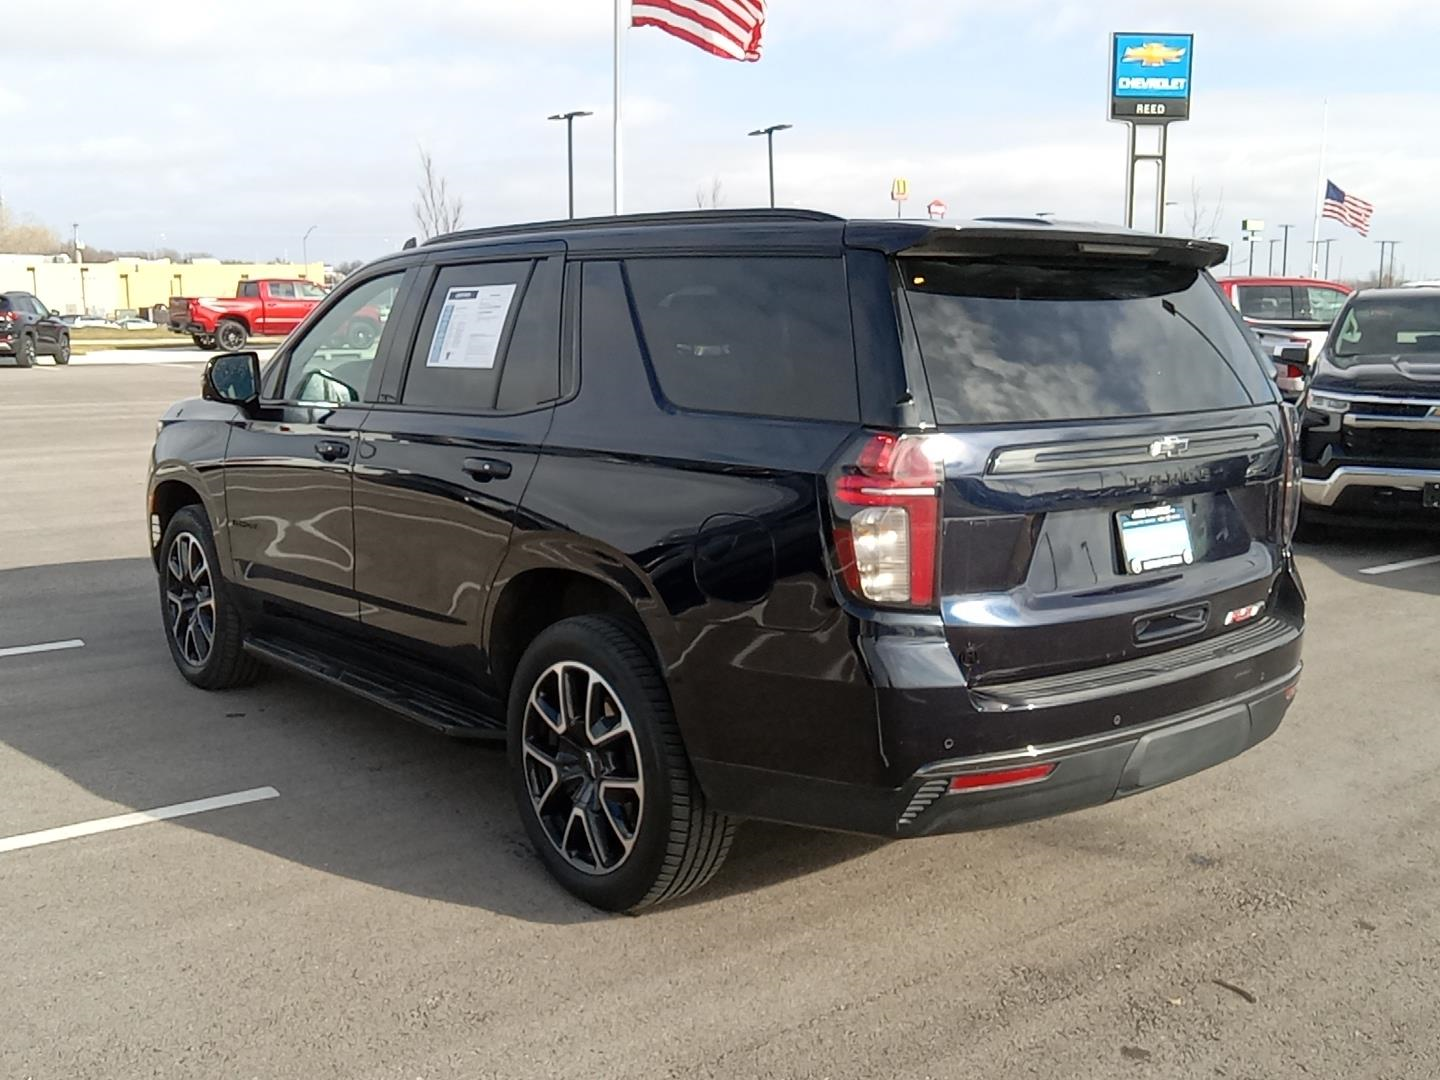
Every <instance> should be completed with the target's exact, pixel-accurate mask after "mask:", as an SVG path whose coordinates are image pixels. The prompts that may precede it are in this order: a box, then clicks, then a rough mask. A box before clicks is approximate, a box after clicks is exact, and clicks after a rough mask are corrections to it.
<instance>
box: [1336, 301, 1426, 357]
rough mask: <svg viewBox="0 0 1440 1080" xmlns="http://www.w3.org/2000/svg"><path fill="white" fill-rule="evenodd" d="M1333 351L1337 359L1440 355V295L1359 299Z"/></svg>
mask: <svg viewBox="0 0 1440 1080" xmlns="http://www.w3.org/2000/svg"><path fill="white" fill-rule="evenodd" d="M1333 351H1334V354H1335V358H1336V359H1337V360H1343V359H1344V358H1346V357H1355V356H1366V355H1369V356H1374V355H1376V354H1381V353H1388V354H1394V355H1408V354H1413V353H1440V296H1404V297H1387V298H1385V299H1375V300H1366V299H1363V298H1362V299H1360V300H1357V301H1356V302H1355V303H1353V304H1351V305H1350V309H1349V310H1348V311H1346V312H1345V316H1344V318H1343V319H1342V320H1341V322H1340V327H1339V329H1338V331H1337V332H1336V335H1335V348H1334V350H1333ZM1339 366H1340V367H1346V366H1348V365H1346V364H1344V363H1341V364H1340V365H1339Z"/></svg>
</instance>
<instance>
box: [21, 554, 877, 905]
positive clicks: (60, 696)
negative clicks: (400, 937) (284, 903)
mask: <svg viewBox="0 0 1440 1080" xmlns="http://www.w3.org/2000/svg"><path fill="white" fill-rule="evenodd" d="M154 582H155V578H154V570H153V568H152V566H151V564H150V563H149V561H148V560H146V559H143V558H140V559H122V560H111V561H104V562H91V563H71V564H64V565H54V566H45V567H28V568H24V569H18V570H4V571H0V612H3V613H4V617H3V620H0V647H4V646H7V645H16V644H34V643H38V642H42V641H59V640H65V639H69V638H83V639H84V641H85V647H84V648H83V649H75V650H71V651H66V652H56V653H45V654H36V655H28V656H19V657H7V658H0V744H4V745H5V746H8V747H9V748H10V750H11V751H12V752H14V753H17V754H20V755H23V756H24V757H25V758H28V759H30V760H31V761H33V762H38V763H39V764H41V765H43V766H45V767H46V768H48V769H51V770H53V771H54V772H55V773H58V774H59V775H60V776H63V777H64V778H65V779H66V780H68V781H70V782H71V783H73V784H75V785H78V786H79V787H80V788H81V789H83V790H84V791H85V792H87V793H89V794H90V795H92V796H94V797H95V798H97V799H99V800H103V801H104V802H105V803H106V804H110V805H113V806H114V807H115V808H114V809H108V808H107V809H99V810H94V811H93V812H84V813H80V812H76V811H67V810H66V809H65V799H63V798H62V799H55V800H52V801H53V803H54V805H46V806H35V805H31V806H23V805H15V804H11V805H6V804H7V801H8V799H10V798H14V797H15V795H14V792H13V787H12V785H10V784H7V783H6V782H5V780H4V778H3V777H0V815H3V820H4V821H5V823H6V827H5V828H3V829H0V832H3V833H6V834H12V833H19V832H29V831H35V830H39V829H44V828H50V827H54V826H59V825H65V824H70V823H73V822H75V821H77V820H86V819H89V818H91V817H98V816H107V815H109V814H112V813H124V812H126V811H127V810H131V809H152V808H155V807H159V806H166V805H170V804H173V803H178V802H184V801H188V800H191V799H198V798H205V797H209V796H214V795H222V794H226V793H230V792H236V791H243V790H248V789H250V788H256V787H263V786H271V787H274V788H276V789H277V790H278V791H279V792H280V797H279V798H278V799H274V800H271V801H265V802H257V803H252V804H249V805H246V806H238V807H232V808H228V809H225V810H220V811H216V812H210V813H202V814H196V815H193V816H187V817H180V818H174V819H172V820H171V821H169V822H168V823H167V824H166V825H164V826H160V827H161V828H174V827H181V828H185V829H190V830H194V831H196V832H201V833H205V834H208V835H211V836H214V837H218V838H221V839H224V840H228V841H231V842H233V843H236V844H240V845H244V846H245V847H248V848H253V849H255V850H258V851H262V852H266V853H268V854H271V855H274V856H276V857H278V858H281V859H285V860H288V861H290V862H293V863H296V864H299V865H302V866H306V867H310V868H313V869H315V870H319V871H322V872H324V873H327V874H334V875H339V876H341V877H344V878H349V879H353V880H355V881H358V882H363V883H365V884H368V885H372V886H376V887H379V888H383V889H388V890H394V891H397V892H401V893H406V894H410V895H414V896H418V897H424V898H427V899H433V900H438V901H443V902H446V903H453V904H460V905H466V906H472V907H478V908H485V909H488V910H490V911H493V912H496V913H498V914H504V915H507V916H511V917H514V918H519V919H524V920H527V921H532V922H538V923H573V922H585V921H590V920H595V919H603V918H606V916H605V915H603V914H602V913H600V912H597V911H595V910H594V909H592V908H590V907H588V906H587V905H585V904H582V903H580V902H579V901H577V900H574V899H573V898H571V897H570V896H569V895H568V894H567V893H565V892H564V891H563V890H562V889H561V888H560V887H559V886H558V885H557V884H555V883H554V882H553V880H552V879H551V878H550V877H549V875H548V874H547V873H546V871H545V869H544V867H543V865H542V864H541V863H540V861H539V859H538V858H537V857H536V855H535V854H534V851H533V850H532V848H531V846H530V843H529V840H528V837H527V836H526V834H525V831H524V829H523V827H522V825H521V823H520V819H519V817H518V815H517V813H516V809H515V806H514V803H513V801H512V795H511V791H510V784H509V777H508V771H507V768H506V762H505V755H504V754H503V752H502V751H501V750H500V749H499V748H498V747H497V746H495V745H494V744H480V743H471V742H465V741H462V740H457V739H453V738H447V737H445V736H442V735H437V734H435V733H433V732H430V731H428V730H426V729H423V728H421V727H419V726H417V725H414V724H411V723H408V722H406V721H405V720H404V719H402V718H400V717H397V716H395V715H394V714H392V713H390V712H388V711H386V710H384V709H382V708H380V707H378V706H374V705H371V704H369V703H366V702H363V701H360V700H357V699H354V698H352V697H350V696H349V695H347V694H345V693H343V692H341V691H338V690H334V689H331V688H328V687H325V686H323V685H321V684H319V683H317V682H314V681H311V680H308V679H305V678H303V677H299V676H294V675H288V674H283V673H280V672H268V673H267V674H266V676H265V677H264V678H263V679H262V680H261V681H260V682H259V683H258V684H257V685H255V686H253V687H249V688H246V689H243V690H233V691H227V692H224V693H207V692H204V691H201V690H197V689H195V688H194V687H192V686H190V685H189V684H188V683H186V682H185V681H184V680H183V679H182V678H181V677H180V675H179V674H178V672H176V671H175V669H174V666H173V664H172V662H171V660H170V656H169V653H168V651H167V648H166V644H165V639H164V636H163V633H162V631H161V629H160V623H159V618H158V604H157V600H156V596H155V584H154ZM7 789H9V790H11V795H9V796H7V795H6V794H5V791H6V790H7ZM84 805H85V806H86V807H92V806H93V800H85V802H84ZM16 822H18V823H19V825H18V827H13V823H16ZM75 842H76V843H87V842H91V841H85V840H82V841H75ZM880 843H881V841H877V840H871V839H866V838H858V837H852V836H845V835H840V834H830V833H821V832H814V831H809V830H802V829H794V828H786V827H783V826H778V825H770V824H764V823H746V824H744V825H743V826H742V827H741V829H740V830H739V834H738V836H737V840H736V844H735V847H734V848H733V849H732V852H731V856H730V859H729V861H728V864H727V865H726V866H725V867H724V868H723V869H722V870H721V871H720V874H719V875H718V876H717V878H716V879H715V880H714V881H713V882H712V883H711V884H710V885H709V886H708V887H707V888H705V889H703V890H701V891H700V892H698V893H697V894H695V895H694V897H693V898H687V902H696V903H703V902H705V901H707V900H715V899H717V898H721V897H726V896H731V895H735V894H737V893H743V892H747V891H751V890H756V889H761V888H764V887H767V886H769V885H772V884H775V883H778V882H781V881H784V880H788V879H792V878H797V877H802V876H805V875H808V874H812V873H816V872H818V871H821V870H823V869H825V868H827V867H830V866H833V865H835V864H837V863H840V862H844V861H847V860H849V859H853V858H857V857H860V856H862V855H864V854H866V853H867V852H869V851H872V850H874V848H875V847H877V846H879V844H880Z"/></svg>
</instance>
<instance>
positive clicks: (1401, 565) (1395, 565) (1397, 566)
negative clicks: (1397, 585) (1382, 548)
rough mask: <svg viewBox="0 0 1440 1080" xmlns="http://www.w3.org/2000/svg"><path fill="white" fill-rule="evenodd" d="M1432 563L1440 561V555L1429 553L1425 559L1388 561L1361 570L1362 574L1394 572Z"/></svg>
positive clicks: (1372, 574)
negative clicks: (1381, 564) (1382, 564)
mask: <svg viewBox="0 0 1440 1080" xmlns="http://www.w3.org/2000/svg"><path fill="white" fill-rule="evenodd" d="M1432 563H1440V555H1427V556H1425V557H1424V558H1423V559H1406V560H1405V561H1404V562H1392V563H1386V564H1385V565H1384V566H1372V567H1370V568H1369V569H1366V570H1361V571H1360V573H1362V574H1369V575H1371V576H1372V577H1373V576H1374V575H1375V574H1393V573H1394V572H1395V571H1396V570H1413V569H1414V568H1415V567H1417V566H1430V565H1431V564H1432Z"/></svg>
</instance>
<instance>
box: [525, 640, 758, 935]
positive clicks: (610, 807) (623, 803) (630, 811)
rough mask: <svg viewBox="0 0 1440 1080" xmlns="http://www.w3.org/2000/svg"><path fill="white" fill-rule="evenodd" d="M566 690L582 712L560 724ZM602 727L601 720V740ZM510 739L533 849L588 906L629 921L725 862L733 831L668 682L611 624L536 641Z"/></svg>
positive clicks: (694, 884)
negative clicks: (702, 771) (683, 730)
mask: <svg viewBox="0 0 1440 1080" xmlns="http://www.w3.org/2000/svg"><path fill="white" fill-rule="evenodd" d="M562 683H566V684H568V685H569V686H570V687H571V688H572V691H571V700H572V701H573V700H577V699H580V698H582V696H583V700H584V701H585V703H586V708H585V709H584V710H579V709H575V710H569V711H570V716H569V717H566V715H565V714H566V712H567V710H566V709H565V708H564V706H563V705H561V704H560V699H561V693H562V691H561V685H562ZM582 686H583V687H585V689H584V690H583V691H582V690H581V687H582ZM592 689H593V692H592ZM532 703H533V704H532ZM552 703H553V704H554V705H555V707H556V708H552ZM592 703H593V704H594V705H596V706H598V707H599V711H597V712H593V713H592V711H591V704H592ZM557 709H558V711H557ZM582 712H583V713H585V714H586V715H584V716H581V715H579V714H580V713H582ZM597 719H601V720H605V721H608V726H601V729H600V733H599V734H598V735H596V734H595V728H596V724H595V722H594V721H595V720H597ZM567 720H568V721H569V722H568V723H567V722H566V721H567ZM627 721H628V723H627ZM561 727H563V728H564V733H563V734H562V733H561V731H560V728H561ZM508 735H509V740H508V750H509V765H510V775H511V781H512V784H513V789H514V794H515V802H516V806H517V808H518V809H519V811H520V817H521V820H522V821H523V822H524V824H525V831H526V833H527V834H528V835H529V837H530V842H531V844H533V845H534V847H535V851H536V852H537V853H538V854H539V856H540V860H541V862H543V863H544V864H545V867H546V869H547V870H549V871H550V873H551V875H552V876H554V878H555V879H556V880H557V881H559V882H560V884H561V885H563V886H565V888H566V889H568V890H569V891H570V892H571V893H573V894H574V895H575V896H577V897H579V898H580V899H581V900H584V901H585V902H586V903H588V904H592V905H594V906H595V907H597V908H601V909H603V910H605V911H628V912H635V911H640V910H642V909H644V908H647V907H650V906H652V905H654V904H658V903H661V902H662V901H666V900H673V899H675V898H676V897H679V896H683V895H684V894H686V893H688V892H690V891H691V890H693V889H696V888H699V887H700V886H701V885H704V884H705V883H706V882H707V881H709V880H710V879H711V878H712V877H713V876H714V875H715V872H716V871H717V870H719V869H720V865H721V864H722V863H723V862H724V861H725V856H726V855H727V854H729V851H730V844H731V842H732V841H733V840H734V837H735V822H734V820H733V819H731V818H729V817H727V816H726V815H724V814H719V813H716V812H715V811H713V810H711V809H709V807H708V806H707V805H706V802H705V796H704V794H703V792H701V790H700V785H699V784H698V783H697V782H696V780H695V775H694V773H693V772H692V771H691V768H690V759H689V757H688V756H687V755H686V753H685V745H684V743H683V742H682V740H681V737H680V729H679V727H678V726H677V725H676V723H675V714H674V710H673V708H672V707H671V704H670V694H669V691H668V690H667V688H666V686H665V680H664V678H663V677H662V676H661V674H660V671H659V670H658V668H657V666H656V663H655V661H654V659H653V658H652V657H651V655H650V652H649V650H648V649H647V648H646V647H645V646H644V645H643V644H641V642H640V641H639V639H638V638H637V636H636V634H635V632H634V631H632V630H631V629H629V628H628V627H627V626H626V625H625V624H624V623H623V622H621V621H619V620H618V619H615V618H613V617H610V616H595V615H587V616H582V617H580V618H573V619H566V620H564V621H562V622H559V623H556V624H555V625H553V626H551V627H549V628H548V629H547V630H545V631H544V632H542V633H541V634H540V636H539V637H537V638H536V639H535V641H534V642H533V643H532V644H531V645H530V647H529V648H528V649H526V650H525V655H524V656H523V657H522V658H521V660H520V664H519V666H518V668H517V670H516V673H515V679H514V682H513V684H512V686H511V690H510V708H509V730H508ZM607 791H608V794H609V796H610V797H609V798H601V795H603V794H605V793H607ZM577 822H578V825H577ZM617 822H618V823H617ZM625 831H628V832H629V833H630V836H629V846H628V847H627V846H626V838H625V835H624V832H625Z"/></svg>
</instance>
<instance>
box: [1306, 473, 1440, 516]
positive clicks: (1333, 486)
mask: <svg viewBox="0 0 1440 1080" xmlns="http://www.w3.org/2000/svg"><path fill="white" fill-rule="evenodd" d="M1437 483H1440V469H1399V468H1387V467H1384V466H1369V465H1342V466H1340V468H1338V469H1336V470H1335V471H1334V472H1333V473H1331V474H1330V475H1329V476H1328V477H1326V478H1324V479H1321V478H1318V477H1304V478H1303V479H1301V481H1300V498H1301V500H1302V501H1304V502H1305V503H1308V504H1309V505H1311V506H1334V505H1335V503H1336V501H1337V500H1338V499H1339V498H1340V496H1341V495H1343V494H1344V493H1345V492H1346V491H1347V490H1349V489H1350V488H1354V487H1367V488H1394V489H1396V490H1397V491H1420V490H1422V489H1423V488H1424V487H1425V485H1426V484H1437Z"/></svg>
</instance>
